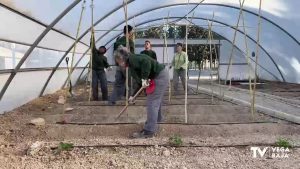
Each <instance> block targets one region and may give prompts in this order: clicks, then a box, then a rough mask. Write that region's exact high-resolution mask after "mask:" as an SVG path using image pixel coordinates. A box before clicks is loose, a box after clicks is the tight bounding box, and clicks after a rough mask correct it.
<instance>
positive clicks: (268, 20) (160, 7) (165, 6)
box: [40, 0, 300, 95]
mask: <svg viewBox="0 0 300 169" xmlns="http://www.w3.org/2000/svg"><path fill="white" fill-rule="evenodd" d="M133 1H134V0H131V1H128V3H127V4H130V3H131V2H133ZM186 4H187V3H178V4H169V5H164V6H159V7H155V8H152V9H149V10H146V11H143V12H141V13H139V14H136V15H135V16H133V17H136V16H139V15H142V14H144V13H147V12H150V11H153V10H157V9H162V8H167V7H171V6H180V5H186ZM190 4H192V5H198V3H190ZM201 5H214V6H224V7H229V8H233V9H240V8H238V7H235V6H231V5H225V4H216V3H204V4H201ZM121 7H123V5H121V6H120V7H117V8H115V9H114V10H112V11H111V12H109V13H108V14H107V15H105V16H104V17H102V18H101V19H99V20H98V21H97V22H95V24H94V26H96V25H97V24H99V23H100V22H101V21H102V20H104V19H105V18H106V17H108V16H110V15H111V14H113V13H114V12H115V11H117V10H119V9H120V8H121ZM243 11H244V12H248V13H251V14H253V15H255V16H258V14H256V13H254V12H252V11H249V10H246V9H243ZM133 17H130V18H128V20H130V19H132V18H133ZM261 18H262V19H264V20H266V21H267V22H270V23H271V24H273V25H274V26H275V27H278V28H279V29H280V30H282V31H283V32H285V33H287V35H288V36H289V37H291V38H292V39H293V40H294V41H295V42H296V43H297V44H299V45H300V42H299V41H297V39H296V38H294V37H293V36H292V35H291V34H290V33H288V31H286V30H285V29H284V28H282V27H280V26H279V25H277V24H275V23H274V22H273V21H271V20H270V19H268V18H266V17H264V16H261ZM123 23H124V22H121V23H120V24H118V26H120V25H121V24H123ZM115 27H117V26H115ZM115 27H114V28H115ZM114 28H112V29H114ZM89 30H90V28H89V29H87V31H86V32H84V33H83V34H82V35H81V36H80V37H79V38H78V40H81V39H82V38H83V37H84V36H85V35H86V34H87V33H88V32H89ZM109 32H111V31H108V32H106V33H105V34H104V35H106V34H108V33H109ZM103 37H104V36H101V37H100V38H99V39H97V41H96V42H98V41H99V40H100V39H101V38H103ZM74 45H75V43H74V44H72V45H71V47H70V48H69V50H67V51H66V53H65V55H64V56H63V57H62V59H61V60H60V61H59V62H58V64H57V65H56V66H55V68H54V69H53V71H52V72H51V74H50V76H49V77H48V79H47V82H46V84H45V85H44V87H43V89H42V92H41V94H40V95H42V94H43V92H44V90H45V88H46V86H47V84H48V83H49V81H50V79H51V78H52V76H53V74H54V72H55V71H56V69H57V68H58V66H59V65H60V63H61V62H62V61H63V60H64V58H65V57H66V55H67V53H69V52H70V50H71V49H72V48H73V46H74ZM85 53H86V52H85ZM272 60H273V59H272ZM279 72H280V71H279ZM280 74H281V72H280ZM282 79H283V81H285V80H284V78H283V76H282Z"/></svg>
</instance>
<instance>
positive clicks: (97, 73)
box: [92, 70, 108, 100]
mask: <svg viewBox="0 0 300 169" xmlns="http://www.w3.org/2000/svg"><path fill="white" fill-rule="evenodd" d="M99 82H100V86H101V92H102V100H107V98H108V90H107V79H106V74H105V71H104V70H93V71H92V89H93V100H98V99H99V98H98V93H99V91H98V88H99Z"/></svg>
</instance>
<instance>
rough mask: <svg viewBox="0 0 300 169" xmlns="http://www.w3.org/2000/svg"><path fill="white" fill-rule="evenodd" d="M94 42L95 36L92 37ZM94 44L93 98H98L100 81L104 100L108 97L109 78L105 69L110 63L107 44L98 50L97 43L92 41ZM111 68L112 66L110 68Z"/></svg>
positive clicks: (95, 99)
mask: <svg viewBox="0 0 300 169" xmlns="http://www.w3.org/2000/svg"><path fill="white" fill-rule="evenodd" d="M92 40H93V42H95V39H94V37H92ZM91 45H92V90H93V100H94V101H97V100H99V98H98V93H99V92H98V87H99V82H100V86H101V92H102V100H107V99H108V90H107V79H106V74H105V70H104V69H107V68H109V64H108V62H107V58H106V56H104V54H105V53H106V48H105V46H100V47H99V50H97V48H96V45H95V43H91ZM109 69H110V68H109Z"/></svg>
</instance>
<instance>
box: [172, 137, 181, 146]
mask: <svg viewBox="0 0 300 169" xmlns="http://www.w3.org/2000/svg"><path fill="white" fill-rule="evenodd" d="M169 143H170V144H171V145H174V146H181V145H182V144H183V141H182V139H181V136H180V135H174V136H171V137H170V138H169Z"/></svg>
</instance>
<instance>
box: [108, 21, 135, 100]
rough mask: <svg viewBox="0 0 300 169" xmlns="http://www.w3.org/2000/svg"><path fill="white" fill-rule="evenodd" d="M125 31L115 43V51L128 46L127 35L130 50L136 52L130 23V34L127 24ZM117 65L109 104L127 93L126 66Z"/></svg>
mask: <svg viewBox="0 0 300 169" xmlns="http://www.w3.org/2000/svg"><path fill="white" fill-rule="evenodd" d="M123 33H124V36H122V37H121V38H119V39H117V41H116V42H115V43H114V51H116V49H117V48H118V47H119V46H126V37H127V38H128V40H129V48H130V52H131V53H132V54H134V42H133V28H132V26H130V25H128V34H127V30H126V26H124V28H123ZM116 65H117V66H118V67H117V70H116V74H115V83H114V87H113V91H112V93H111V96H110V98H109V102H108V104H109V105H114V104H116V101H117V100H119V99H121V97H122V96H124V94H125V87H126V86H125V82H126V71H125V69H124V68H122V67H120V66H119V65H118V63H116Z"/></svg>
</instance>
